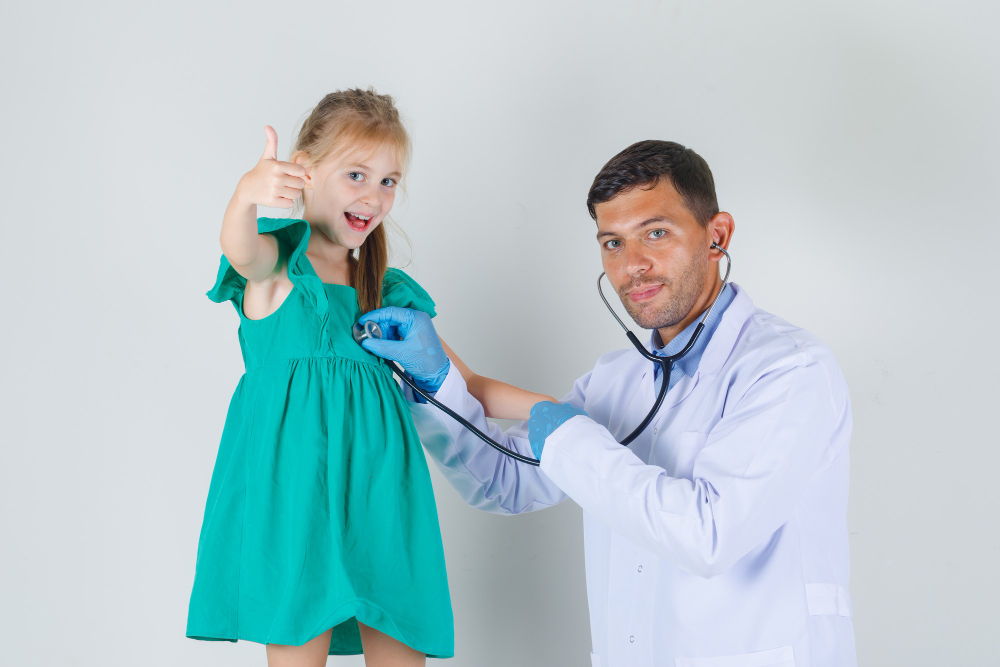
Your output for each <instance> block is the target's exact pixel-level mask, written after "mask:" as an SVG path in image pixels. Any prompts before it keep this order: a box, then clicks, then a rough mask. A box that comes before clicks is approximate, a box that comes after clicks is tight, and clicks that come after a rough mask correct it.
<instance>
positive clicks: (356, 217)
mask: <svg viewBox="0 0 1000 667" xmlns="http://www.w3.org/2000/svg"><path fill="white" fill-rule="evenodd" d="M344 217H345V218H347V224H348V225H350V226H351V229H353V230H355V231H359V232H363V231H365V230H366V229H368V225H370V224H371V221H372V218H373V217H375V216H372V215H367V216H366V215H360V214H358V213H351V212H350V211H344Z"/></svg>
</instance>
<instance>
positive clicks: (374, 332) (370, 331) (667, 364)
mask: <svg viewBox="0 0 1000 667" xmlns="http://www.w3.org/2000/svg"><path fill="white" fill-rule="evenodd" d="M712 249H713V250H718V251H720V252H721V253H722V254H724V255H725V256H726V277H725V278H723V279H722V288H721V289H720V290H719V293H718V294H717V295H716V296H715V300H714V301H712V305H711V307H709V309H708V310H707V311H705V315H704V316H703V317H702V318H701V321H700V322H699V323H698V326H697V327H695V330H694V333H693V334H692V335H691V338H690V340H688V342H687V345H685V346H684V349H683V350H681V351H680V352H678V353H677V354H674V355H671V356H669V357H661V356H658V355H656V354H653V353H652V352H650V351H649V350H647V349H646V347H645V346H644V345H643V344H642V343H640V342H639V339H638V338H636V336H635V334H634V333H632V332H631V331H630V330H629V328H628V327H627V326H625V323H624V322H622V321H621V319H620V318H619V317H618V315H616V314H615V311H614V310H613V309H612V308H611V304H609V303H608V300H607V299H605V298H604V290H603V289H602V287H601V279H602V278H604V276H605V274H604V273H603V272H602V273H601V275H600V276H598V277H597V292H598V294H600V295H601V301H603V302H604V305H605V306H607V307H608V311H609V312H610V313H611V315H612V316H613V317H614V318H615V320H617V321H618V324H620V325H621V326H622V329H624V330H625V333H626V335H627V336H628V339H629V340H630V341H632V345H634V346H635V349H636V350H638V351H639V354H641V355H642V356H643V357H645V358H646V359H649V360H650V361H653V362H656V363H658V364H660V368H661V370H662V371H663V384H662V385H661V386H660V392H659V394H657V396H656V402H655V403H654V404H653V407H652V408H651V409H650V410H649V413H648V414H647V415H646V418H645V419H643V420H642V423H641V424H639V426H637V427H636V429H635V430H634V431H632V432H631V433H630V434H629V435H628V437H627V438H625V439H624V440H622V441H621V444H622V445H628V444H629V443H631V442H632V441H633V440H635V439H636V438H637V437H638V436H639V434H640V433H642V432H643V431H644V430H645V428H646V427H647V426H649V422H651V421H652V420H653V416H654V415H655V414H656V411H657V410H659V409H660V405H661V404H662V403H663V397H664V396H666V395H667V388H668V386H669V385H670V371H671V370H672V369H673V365H674V362H675V361H677V360H679V359H680V358H681V357H683V356H684V355H685V354H687V353H688V352H689V351H690V350H691V348H692V347H694V344H695V343H696V342H697V341H698V337H699V336H701V332H702V330H704V328H705V321H706V320H707V319H708V316H709V315H711V314H712V311H713V310H714V309H715V305H716V304H717V303H718V302H719V298H720V297H722V293H723V292H724V291H725V289H726V286H727V285H728V284H729V271H730V269H732V266H733V260H732V258H731V257H730V256H729V253H728V252H726V251H725V250H724V249H723V248H722V247H720V246H718V245H717V244H715V243H713V244H712ZM353 335H354V340H356V341H357V342H358V344H361V341H363V340H364V339H365V338H382V329H381V327H379V325H377V324H375V323H374V322H371V321H369V322H365V323H364V324H359V323H357V322H356V323H355V324H354V328H353ZM383 361H385V363H386V365H387V366H388V367H389V368H390V369H391V370H392V372H393V373H395V374H396V375H397V376H398V377H399V378H400V379H401V380H403V382H405V383H406V384H407V385H409V387H410V389H412V390H413V391H415V392H416V393H418V394H420V395H421V396H422V397H423V398H424V399H425V400H426V401H427V402H428V403H430V404H431V405H433V406H435V407H437V408H438V409H439V410H441V411H442V412H444V413H445V414H447V415H448V416H449V417H451V418H452V419H454V420H455V421H457V422H458V423H459V424H461V425H462V426H464V427H465V428H467V429H469V431H471V432H472V433H474V434H475V435H476V436H478V437H479V439H480V440H482V441H483V442H485V443H486V444H487V445H489V446H490V447H492V448H493V449H495V450H497V451H498V452H500V453H501V454H504V455H506V456H509V457H510V458H512V459H514V460H515V461H520V462H521V463H527V464H528V465H532V466H537V465H539V462H538V460H537V459H533V458H531V457H530V456H524V455H523V454H519V453H518V452H515V451H514V450H512V449H508V448H507V447H504V446H503V445H501V444H500V443H499V442H497V441H496V440H494V439H493V438H491V437H490V436H488V435H486V434H485V433H483V432H482V431H480V430H479V429H478V428H476V427H475V426H474V425H473V424H471V423H469V422H468V421H467V420H466V419H465V418H464V417H462V416H461V415H459V414H458V413H457V412H455V411H454V410H452V409H451V408H449V407H448V406H447V405H445V404H444V403H441V402H440V401H438V400H437V399H436V398H434V397H433V396H431V395H430V394H428V393H427V392H426V391H424V390H423V389H421V388H420V387H418V386H417V385H416V384H414V382H413V380H411V379H410V377H409V376H408V375H407V374H406V373H405V372H404V371H403V369H402V368H400V367H399V366H397V365H396V363H395V362H393V361H390V360H388V359H383Z"/></svg>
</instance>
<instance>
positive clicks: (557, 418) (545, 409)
mask: <svg viewBox="0 0 1000 667" xmlns="http://www.w3.org/2000/svg"><path fill="white" fill-rule="evenodd" d="M577 415H584V416H585V417H589V416H590V415H588V414H587V412H586V411H585V410H581V409H580V408H578V407H575V406H572V405H570V404H569V403H553V402H552V401H539V402H538V403H535V404H534V405H533V406H531V416H530V418H529V419H528V442H529V443H531V451H532V452H534V454H535V458H536V459H538V460H539V461H541V460H542V448H543V447H545V439H546V438H547V437H549V435H551V433H552V432H553V431H554V430H556V429H557V428H559V427H560V426H562V425H563V422H565V421H567V420H568V419H570V418H571V417H575V416H577Z"/></svg>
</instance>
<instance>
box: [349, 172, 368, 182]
mask: <svg viewBox="0 0 1000 667" xmlns="http://www.w3.org/2000/svg"><path fill="white" fill-rule="evenodd" d="M347 177H348V178H349V179H351V180H352V181H358V182H359V183H360V182H361V181H363V180H365V175H364V174H362V173H361V172H360V171H352V172H350V173H349V174H347Z"/></svg>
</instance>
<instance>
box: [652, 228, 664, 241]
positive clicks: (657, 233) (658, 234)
mask: <svg viewBox="0 0 1000 667" xmlns="http://www.w3.org/2000/svg"><path fill="white" fill-rule="evenodd" d="M666 233H667V230H665V229H654V230H653V231H651V232H650V233H649V237H650V238H653V239H662V238H663V237H664V236H665V235H666Z"/></svg>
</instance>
